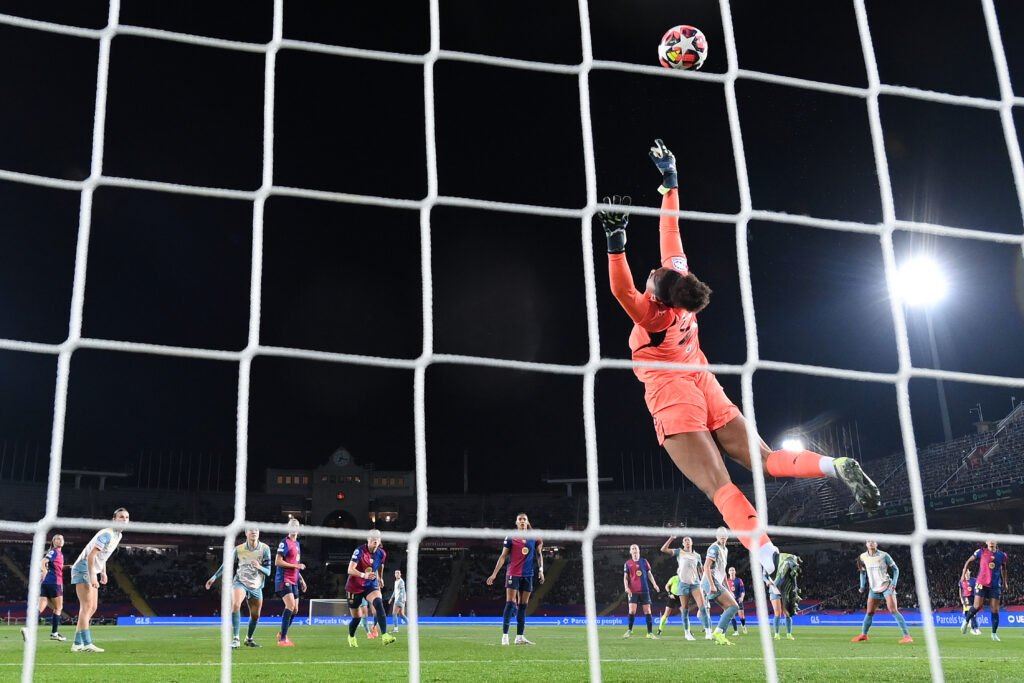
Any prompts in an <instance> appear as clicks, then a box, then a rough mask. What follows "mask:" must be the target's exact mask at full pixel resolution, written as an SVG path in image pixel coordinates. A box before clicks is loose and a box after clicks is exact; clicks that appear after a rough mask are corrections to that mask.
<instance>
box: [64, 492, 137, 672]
mask: <svg viewBox="0 0 1024 683" xmlns="http://www.w3.org/2000/svg"><path fill="white" fill-rule="evenodd" d="M114 521H115V522H117V523H119V524H127V523H128V511H127V510H125V509H124V508H117V509H116V510H114ZM120 542H121V530H120V529H114V528H113V527H107V528H106V529H100V530H99V531H97V532H96V535H95V536H93V537H92V539H91V540H90V541H89V542H88V543H86V544H85V547H84V548H82V552H81V553H79V555H78V559H77V560H75V563H74V564H73V565H72V566H71V583H72V585H74V587H75V592H76V593H77V594H78V603H79V609H78V627H77V628H76V629H75V644H74V645H72V646H71V651H72V652H103V648H101V647H96V646H95V645H93V642H92V635H91V634H90V633H89V625H90V623H91V620H92V615H94V614H96V608H97V607H98V606H99V591H100V585H101V584H102V585H106V583H107V560H109V559H110V556H111V555H113V554H114V551H115V550H117V545H118V544H119V543H120Z"/></svg>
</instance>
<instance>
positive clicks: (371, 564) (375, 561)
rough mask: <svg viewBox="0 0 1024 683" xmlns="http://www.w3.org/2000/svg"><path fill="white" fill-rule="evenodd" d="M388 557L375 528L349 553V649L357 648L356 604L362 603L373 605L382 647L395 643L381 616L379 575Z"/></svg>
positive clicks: (357, 621)
mask: <svg viewBox="0 0 1024 683" xmlns="http://www.w3.org/2000/svg"><path fill="white" fill-rule="evenodd" d="M387 556H388V554H387V552H385V550H384V548H382V547H381V542H380V531H378V530H377V529H370V533H369V534H368V535H367V536H366V543H365V544H363V545H361V546H359V547H358V548H356V549H355V552H353V553H352V559H351V560H350V561H349V563H348V583H347V584H345V591H346V593H348V608H349V613H350V614H351V615H352V621H350V622H349V624H348V646H349V647H359V642H358V641H357V640H356V628H357V627H358V626H359V620H360V619H361V618H362V617H361V615H360V613H359V607H358V605H359V604H360V603H361V602H362V601H363V600H366V602H368V603H369V604H371V605H373V611H374V614H375V619H376V620H377V626H378V627H379V628H380V639H381V640H382V641H384V644H385V645H390V644H391V643H393V642H395V636H394V634H392V633H388V617H387V614H385V613H384V601H383V600H382V599H381V592H380V584H381V579H380V575H381V572H382V571H383V568H384V560H385V559H386V558H387Z"/></svg>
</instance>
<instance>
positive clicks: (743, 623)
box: [740, 614, 747, 626]
mask: <svg viewBox="0 0 1024 683" xmlns="http://www.w3.org/2000/svg"><path fill="white" fill-rule="evenodd" d="M746 625H747V615H745V614H744V615H743V616H742V617H740V626H746Z"/></svg>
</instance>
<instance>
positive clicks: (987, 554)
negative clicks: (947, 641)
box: [960, 541, 1010, 642]
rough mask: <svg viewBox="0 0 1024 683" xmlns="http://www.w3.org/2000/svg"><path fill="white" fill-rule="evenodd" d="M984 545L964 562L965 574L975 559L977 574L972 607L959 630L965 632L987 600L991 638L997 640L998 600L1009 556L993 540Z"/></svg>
mask: <svg viewBox="0 0 1024 683" xmlns="http://www.w3.org/2000/svg"><path fill="white" fill-rule="evenodd" d="M985 546H986V547H984V548H979V549H978V550H975V551H974V554H973V555H971V556H970V557H969V558H967V562H965V563H964V574H966V573H967V570H968V569H969V568H970V566H971V562H974V561H975V560H977V561H978V576H977V577H976V578H975V580H974V607H972V608H971V610H970V611H969V612H968V613H967V614H966V615H964V623H962V624H961V625H960V632H961V633H967V624H968V623H970V620H971V619H973V618H974V615H976V614H977V613H978V612H979V611H980V610H981V608H982V607H984V605H985V601H986V600H988V601H989V605H990V606H991V607H990V609H991V611H992V640H994V641H996V642H999V636H998V635H996V631H998V630H999V601H1000V600H1002V598H1003V589H1004V588H1006V583H1007V577H1006V574H1007V569H1006V564H1007V561H1008V560H1009V559H1010V557H1009V556H1008V555H1007V554H1006V553H1005V552H1003V551H1002V550H1000V549H999V544H998V543H996V542H995V541H986V542H985Z"/></svg>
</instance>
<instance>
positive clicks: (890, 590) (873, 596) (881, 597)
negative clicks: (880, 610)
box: [868, 586, 896, 600]
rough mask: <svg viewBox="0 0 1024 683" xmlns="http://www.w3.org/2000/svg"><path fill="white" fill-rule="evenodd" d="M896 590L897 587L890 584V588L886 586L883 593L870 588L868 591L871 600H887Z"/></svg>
mask: <svg viewBox="0 0 1024 683" xmlns="http://www.w3.org/2000/svg"><path fill="white" fill-rule="evenodd" d="M895 592H896V589H895V588H894V587H892V586H889V587H888V588H886V589H885V590H884V591H882V592H881V593H879V592H877V591H872V590H869V591H868V599H869V600H885V598H886V596H888V595H892V594H893V593H895Z"/></svg>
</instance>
